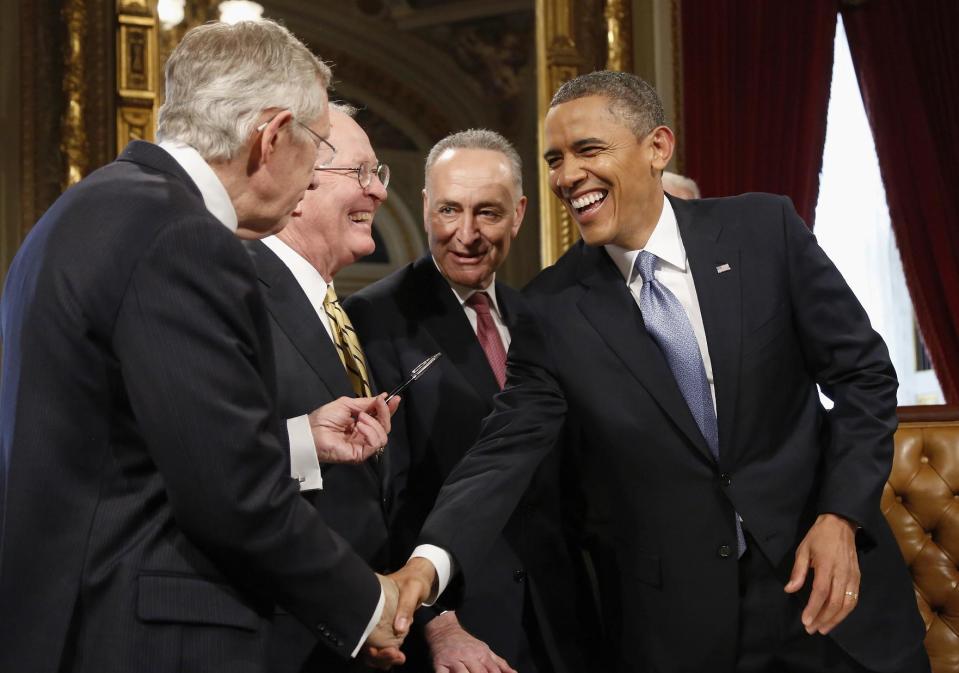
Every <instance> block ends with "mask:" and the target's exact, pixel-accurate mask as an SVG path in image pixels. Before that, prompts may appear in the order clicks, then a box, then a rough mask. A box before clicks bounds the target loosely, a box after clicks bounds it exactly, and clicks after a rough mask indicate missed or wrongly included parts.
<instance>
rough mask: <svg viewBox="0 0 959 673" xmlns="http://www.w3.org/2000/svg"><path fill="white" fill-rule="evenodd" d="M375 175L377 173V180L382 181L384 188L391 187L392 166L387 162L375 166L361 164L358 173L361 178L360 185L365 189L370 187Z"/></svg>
mask: <svg viewBox="0 0 959 673" xmlns="http://www.w3.org/2000/svg"><path fill="white" fill-rule="evenodd" d="M373 175H376V178H377V180H379V181H380V183H381V184H382V185H383V187H384V188H386V187H389V184H390V167H389V166H387V165H386V164H377V165H376V166H375V167H373V166H370V165H369V164H363V165H362V166H360V170H359V173H358V175H357V177H358V178H359V180H360V187H362V188H363V189H366V188H367V187H369V186H370V183H371V182H373Z"/></svg>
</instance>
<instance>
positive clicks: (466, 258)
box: [450, 250, 486, 264]
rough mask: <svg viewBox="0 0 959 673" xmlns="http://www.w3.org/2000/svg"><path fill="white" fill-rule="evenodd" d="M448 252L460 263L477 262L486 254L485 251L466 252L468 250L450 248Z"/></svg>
mask: <svg viewBox="0 0 959 673" xmlns="http://www.w3.org/2000/svg"><path fill="white" fill-rule="evenodd" d="M450 254H451V255H453V258H454V259H456V260H457V261H458V262H460V263H461V264H476V263H477V262H479V261H480V260H482V259H483V258H484V257H485V256H486V253H485V252H474V253H468V252H454V251H452V250H451V251H450Z"/></svg>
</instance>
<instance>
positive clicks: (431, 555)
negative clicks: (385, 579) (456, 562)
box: [410, 544, 453, 605]
mask: <svg viewBox="0 0 959 673" xmlns="http://www.w3.org/2000/svg"><path fill="white" fill-rule="evenodd" d="M417 556H419V557H420V558H425V559H426V560H427V561H429V562H430V563H432V564H433V567H434V568H435V569H436V583H437V586H438V589H437V591H436V595H435V596H430V597H429V598H428V599H427V600H426V602H424V603H423V605H433V603H435V602H436V599H437V598H439V597H440V594H442V593H443V592H444V591H445V590H446V587H447V586H448V585H449V583H450V576H451V575H452V574H453V557H452V556H451V555H450V553H449V552H448V551H446V550H445V549H442V548H440V547H437V546H436V545H432V544H421V545H417V546H416V549H414V550H413V553H412V554H410V558H415V557H417Z"/></svg>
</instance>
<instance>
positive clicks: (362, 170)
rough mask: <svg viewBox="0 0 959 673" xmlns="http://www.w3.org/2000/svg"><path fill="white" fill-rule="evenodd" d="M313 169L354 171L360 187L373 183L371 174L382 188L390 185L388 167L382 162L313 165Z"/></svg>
mask: <svg viewBox="0 0 959 673" xmlns="http://www.w3.org/2000/svg"><path fill="white" fill-rule="evenodd" d="M313 170H314V171H341V172H343V173H356V180H357V182H359V183H360V187H361V188H363V189H366V188H367V187H369V186H370V185H371V184H372V183H373V176H374V175H375V176H376V179H377V180H379V181H380V184H382V185H383V189H386V188H387V187H389V186H390V167H389V166H387V165H386V164H384V163H378V164H376V166H373V165H371V164H363V165H362V166H356V167H353V168H349V167H347V166H314V167H313Z"/></svg>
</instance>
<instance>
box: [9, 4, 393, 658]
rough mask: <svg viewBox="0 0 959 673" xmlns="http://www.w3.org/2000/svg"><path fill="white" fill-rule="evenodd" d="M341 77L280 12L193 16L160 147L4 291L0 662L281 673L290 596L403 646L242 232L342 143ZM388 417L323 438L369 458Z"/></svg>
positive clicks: (31, 245)
mask: <svg viewBox="0 0 959 673" xmlns="http://www.w3.org/2000/svg"><path fill="white" fill-rule="evenodd" d="M329 80H330V71H329V68H328V67H327V66H326V65H325V64H323V63H322V62H321V61H320V60H319V59H317V58H316V57H315V56H314V55H313V54H311V53H310V52H309V50H307V49H306V47H305V46H304V45H303V44H302V43H301V42H299V41H298V40H297V39H296V38H295V37H294V36H293V35H291V34H290V33H289V32H288V31H287V30H286V29H284V28H282V27H281V26H279V25H277V24H275V23H272V22H268V21H264V22H257V23H241V24H237V25H235V26H228V25H225V24H208V25H205V26H202V27H200V28H197V29H194V30H193V31H191V32H189V33H188V34H187V35H186V36H185V37H184V39H183V41H182V42H181V44H180V45H179V46H178V47H177V49H176V50H175V51H174V53H173V54H172V55H171V57H170V60H169V63H168V65H167V87H166V96H167V98H166V103H165V104H164V106H163V108H161V110H160V117H159V129H158V134H159V136H160V138H161V142H160V144H159V145H153V144H150V143H145V142H140V141H136V142H133V143H131V144H130V145H129V146H128V147H127V149H126V150H125V151H124V152H123V153H122V154H121V155H120V157H119V158H118V160H117V161H115V162H114V163H112V164H110V165H109V166H106V167H105V168H103V169H101V170H99V171H97V172H95V173H94V174H93V175H91V176H90V177H88V178H87V179H85V180H83V181H82V182H81V183H80V184H79V185H77V186H75V187H73V188H72V189H70V190H69V191H67V192H66V193H65V194H64V195H63V196H61V198H60V199H59V200H58V201H57V202H56V203H54V205H53V206H52V207H51V208H50V209H49V210H48V211H47V213H46V214H45V215H44V216H43V217H42V218H41V219H40V221H39V222H38V223H37V224H36V226H35V227H34V228H33V231H32V232H31V233H30V235H29V236H28V237H27V238H26V240H25V241H24V243H23V246H22V247H21V249H20V251H19V253H18V255H17V257H16V259H15V260H14V262H13V266H12V267H11V269H10V272H9V275H8V276H7V281H6V288H5V290H4V295H3V304H2V336H3V348H4V353H3V355H4V359H3V369H2V379H0V382H2V383H0V460H2V463H0V466H2V467H0V475H2V477H0V605H2V606H3V610H2V613H0V615H2V616H0V670H3V671H31V672H39V673H47V672H49V673H53V672H56V671H60V672H62V671H97V672H102V673H110V672H118V673H119V672H125V671H204V672H215V671H245V672H259V671H266V670H268V665H267V658H266V650H267V643H268V639H269V635H270V632H271V622H272V617H273V613H274V604H279V605H280V606H282V607H283V608H284V609H285V610H286V611H288V612H289V613H291V614H293V615H295V616H296V617H297V618H298V619H300V620H301V621H302V622H303V623H304V624H307V625H309V628H310V630H311V632H312V634H313V636H314V637H315V638H317V640H319V641H320V642H323V643H325V644H326V645H328V646H329V647H331V648H332V649H333V650H335V651H336V652H338V653H339V654H340V655H341V656H342V657H343V658H344V659H345V658H347V657H349V656H350V655H351V654H354V655H355V653H356V652H357V651H358V650H359V648H360V647H361V645H362V644H363V643H364V642H366V644H367V645H368V646H370V647H371V648H372V650H374V651H375V650H376V648H383V647H388V648H394V647H395V646H396V645H398V642H399V639H400V638H399V636H400V635H402V634H394V632H393V629H392V626H391V624H390V622H391V618H392V614H393V612H394V610H395V601H396V589H395V585H394V583H393V582H392V580H389V579H386V578H381V577H380V578H378V576H377V575H375V574H374V573H373V572H372V571H371V570H370V569H369V567H368V566H367V565H366V564H365V563H364V562H363V560H362V559H361V558H360V557H359V556H358V555H357V554H355V553H354V552H353V551H352V549H351V548H350V547H349V545H348V544H347V543H346V542H344V540H342V539H341V538H340V537H339V536H338V535H336V534H335V533H333V532H332V531H331V530H330V529H329V528H328V527H327V526H326V524H325V523H324V522H323V520H322V518H321V517H320V516H319V514H318V513H317V512H316V510H315V509H313V508H312V507H310V505H309V504H307V503H306V502H304V501H303V499H302V498H300V497H299V493H298V489H297V487H296V484H295V482H294V481H293V480H292V479H290V476H289V472H288V467H287V461H286V458H285V456H284V452H285V450H286V447H285V445H284V442H283V441H282V440H281V432H282V430H281V426H280V423H279V421H278V419H277V416H276V414H275V413H274V410H273V402H272V399H273V389H274V380H273V379H274V371H273V359H272V349H271V344H270V334H269V324H268V322H267V316H266V309H265V307H264V304H263V300H262V298H261V296H260V292H259V290H258V288H257V281H256V276H255V273H254V270H253V267H252V265H251V263H250V260H249V257H248V256H247V255H246V253H245V251H244V249H243V246H242V245H241V244H240V242H239V241H238V240H237V237H240V238H256V237H261V236H264V235H266V234H269V233H272V232H275V231H277V230H279V229H281V228H282V227H283V225H284V223H285V221H286V219H287V218H288V216H289V214H290V213H291V211H293V209H294V207H295V206H296V204H297V202H298V201H299V200H300V199H301V198H302V197H303V194H304V192H305V191H306V190H307V189H308V188H310V187H311V185H312V184H313V181H314V177H313V176H314V170H313V169H314V166H316V165H323V164H324V163H329V162H330V161H331V160H332V158H333V155H334V153H335V150H334V148H333V146H332V145H330V143H329V142H328V141H327V140H326V137H327V135H328V133H329V117H328V112H327V94H326V87H327V86H328V84H329ZM234 234H235V235H234ZM391 411H392V409H388V408H387V405H385V404H384V402H383V400H382V399H381V398H371V397H366V398H362V399H346V398H343V399H340V400H338V401H336V402H333V403H331V404H330V405H328V406H327V407H324V408H323V409H321V410H319V411H317V412H316V413H315V414H311V416H310V419H311V432H312V435H313V439H314V441H315V442H316V445H317V449H318V450H321V451H326V452H332V453H341V454H352V455H359V456H369V455H371V454H372V453H373V452H375V451H376V450H377V449H378V448H380V447H382V446H383V444H384V443H385V442H386V437H387V434H386V433H387V432H388V431H389V426H390V422H389V417H390V413H391ZM400 658H401V657H400Z"/></svg>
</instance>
